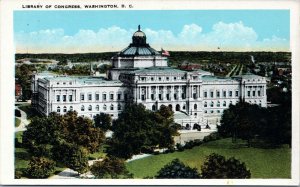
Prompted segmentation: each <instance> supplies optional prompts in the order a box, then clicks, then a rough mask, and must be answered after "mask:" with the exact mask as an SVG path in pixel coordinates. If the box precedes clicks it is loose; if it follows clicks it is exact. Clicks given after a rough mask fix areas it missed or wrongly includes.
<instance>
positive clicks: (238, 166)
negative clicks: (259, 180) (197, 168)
mask: <svg viewBox="0 0 300 187" xmlns="http://www.w3.org/2000/svg"><path fill="white" fill-rule="evenodd" d="M250 177H251V173H250V170H247V168H246V165H245V163H244V162H242V163H241V162H240V161H239V160H237V159H235V158H234V157H231V158H229V159H228V160H226V159H225V157H224V156H221V155H218V154H216V153H213V154H211V155H209V156H208V157H206V159H205V161H204V163H203V165H202V166H201V178H203V179H246V178H250Z"/></svg>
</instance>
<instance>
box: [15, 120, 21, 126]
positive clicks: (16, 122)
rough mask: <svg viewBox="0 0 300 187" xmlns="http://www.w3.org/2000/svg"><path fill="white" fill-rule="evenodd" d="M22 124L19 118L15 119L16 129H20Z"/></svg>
mask: <svg viewBox="0 0 300 187" xmlns="http://www.w3.org/2000/svg"><path fill="white" fill-rule="evenodd" d="M20 124H21V120H20V119H19V118H15V127H19V125H20Z"/></svg>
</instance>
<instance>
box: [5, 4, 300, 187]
mask: <svg viewBox="0 0 300 187" xmlns="http://www.w3.org/2000/svg"><path fill="white" fill-rule="evenodd" d="M32 2H33V3H32ZM32 2H28V3H21V4H18V6H17V8H16V9H13V10H12V15H11V16H12V23H11V25H12V33H11V34H12V37H11V38H12V40H13V41H12V42H13V44H12V45H13V49H12V54H11V55H12V56H11V58H12V59H13V60H14V61H13V62H10V63H13V67H12V65H11V67H12V79H14V81H13V82H14V93H15V96H14V98H13V100H14V101H13V102H12V103H11V104H13V106H12V107H13V109H12V110H14V116H13V117H10V118H12V119H11V121H13V122H14V127H12V128H13V133H12V134H13V135H12V136H11V141H12V143H13V147H12V148H11V149H12V152H13V166H11V167H12V168H13V169H12V170H13V174H12V177H13V179H12V180H13V181H16V183H18V181H19V182H21V181H25V183H26V181H27V182H28V183H26V184H29V183H30V181H31V180H32V179H43V180H42V181H47V182H45V184H51V183H52V181H60V182H61V183H62V184H67V183H68V182H67V181H74V179H76V181H82V182H83V183H84V182H86V181H88V182H91V183H92V184H97V182H96V181H99V179H102V180H101V181H102V183H101V184H105V181H110V182H112V183H109V184H115V183H114V181H118V182H119V183H117V184H122V181H126V180H115V179H130V181H133V183H134V182H136V184H139V181H142V183H141V184H159V183H155V182H157V181H160V180H158V179H169V180H168V182H166V183H163V184H174V183H173V182H174V180H173V179H193V180H190V181H194V182H191V184H200V183H201V181H202V180H204V181H209V182H211V181H212V184H226V183H225V182H226V181H227V184H242V183H240V182H237V183H235V179H244V180H245V181H250V182H251V181H252V180H254V179H259V180H262V181H264V180H266V181H265V182H267V181H268V180H271V179H281V180H283V181H285V180H286V181H289V182H291V181H292V179H293V180H294V179H295V174H293V173H294V172H296V173H297V172H298V174H299V168H297V167H296V168H295V166H293V164H294V163H299V152H297V151H299V150H297V149H299V145H296V146H297V147H296V148H297V149H296V148H295V147H294V146H295V140H294V139H292V135H293V138H298V139H299V132H295V129H296V130H298V131H299V128H298V127H297V128H295V125H297V126H298V125H299V124H295V122H294V121H293V120H292V113H293V112H294V111H293V110H292V95H293V93H294V90H295V87H294V85H293V87H292V83H293V81H294V74H293V72H292V70H294V68H295V67H294V65H295V62H294V61H293V57H294V56H297V54H296V52H295V50H294V48H293V47H292V46H293V45H291V42H292V41H293V38H292V35H291V33H293V31H291V28H293V27H292V26H291V25H295V24H293V23H292V22H291V19H290V18H291V14H292V12H291V9H288V8H268V9H266V8H264V7H262V8H251V7H250V8H248V9H245V8H243V9H236V8H235V9H232V8H225V7H224V8H223V9H220V8H218V9H212V8H203V7H202V6H201V5H200V4H201V3H199V4H197V5H198V6H197V7H190V8H182V7H180V6H178V4H177V5H174V4H172V6H171V3H169V4H170V7H173V6H175V7H179V8H177V9H176V8H166V6H167V5H169V4H167V3H165V4H164V5H165V6H164V8H163V9H162V8H160V7H162V6H160V5H157V3H159V2H160V1H153V2H152V3H154V4H155V3H156V4H155V7H156V8H151V7H150V8H149V7H147V6H146V5H143V6H142V5H141V4H139V3H137V2H135V1H134V2H127V3H124V4H122V3H119V2H118V1H116V3H108V4H107V3H99V2H98V3H97V4H96V3H95V4H93V3H89V4H84V3H77V2H76V1H74V2H73V3H68V4H66V2H64V4H62V3H57V4H56V3H55V2H54V3H51V6H50V5H49V4H47V3H42V4H41V3H34V1H32ZM61 2H62V1H61ZM227 2H228V1H227ZM212 5H214V4H212ZM47 6H48V8H47ZM141 7H142V8H141ZM188 7H189V6H188ZM201 7H202V8H201ZM208 7H209V6H208ZM144 8H146V9H144ZM1 37H3V36H1ZM1 45H2V44H1ZM2 71H4V70H3V67H2V68H1V73H2ZM1 82H3V81H1ZM293 84H294V83H293ZM293 99H294V95H293ZM293 101H296V100H293ZM2 102H3V100H2ZM4 102H5V101H4ZM7 106H8V105H7ZM2 108H3V106H2ZM293 108H294V109H295V107H294V105H293ZM296 108H298V106H297V107H296ZM2 110H3V109H2ZM1 115H2V117H1V118H3V114H1ZM293 115H294V113H293ZM296 115H297V114H296ZM7 117H9V116H7ZM297 122H299V121H297ZM292 127H293V128H292ZM292 129H293V130H292ZM295 133H296V134H297V135H294V134H295ZM1 141H2V140H1ZM296 141H299V140H296ZM295 149H296V151H294V152H293V150H295ZM295 154H297V155H295ZM293 157H296V158H297V159H296V160H295V159H294V158H293ZM87 179H88V180H87ZM109 179H114V180H109ZM207 179H209V180H207ZM215 179H223V180H224V182H223V183H218V182H217V181H218V180H215ZM297 180H298V182H299V178H298V179H296V181H297ZM76 181H75V182H76ZM172 181H173V182H172ZM182 181H184V180H182ZM199 181H200V182H199ZM228 181H230V182H229V183H228ZM254 181H255V180H254ZM66 182H67V183H66ZM152 182H154V183H152ZM214 182H216V183H214ZM25 183H23V184H25ZM83 183H80V184H83ZM56 184H57V183H56ZM59 184H60V183H59ZM70 184H73V183H72V182H71V183H70ZM107 184H108V183H107ZM124 184H125V183H124ZM178 184H182V182H179V183H178ZM178 184H177V185H178ZM267 184H268V183H267ZM273 184H274V183H273ZM290 184H291V183H290ZM293 184H295V183H293Z"/></svg>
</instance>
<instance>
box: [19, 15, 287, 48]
mask: <svg viewBox="0 0 300 187" xmlns="http://www.w3.org/2000/svg"><path fill="white" fill-rule="evenodd" d="M289 16H290V15H289V11H288V10H193V11H191V10H188V11H185V10H168V11H166V10H163V11H162V10H153V11H152V10H148V11H145V10H143V11H138V10H134V11H124V10H123V11H120V10H119V11H117V10H115V11H15V12H14V32H15V43H16V49H17V52H22V51H23V52H24V50H27V51H30V52H37V53H38V52H47V51H49V52H60V51H61V52H68V53H72V52H81V51H82V52H101V51H111V50H112V51H118V50H121V49H122V48H124V47H126V46H127V45H128V42H130V41H131V36H132V32H134V31H135V30H136V28H137V25H138V24H141V27H142V30H143V31H144V32H145V33H146V34H147V39H148V42H149V43H150V45H153V47H156V48H160V47H164V48H167V49H169V50H193V51H195V50H196V51H201V50H215V49H217V48H218V47H220V48H221V49H222V50H227V51H228V50H242V51H251V50H267V51H278V50H279V51H288V50H289V42H290V36H289V33H290V18H289Z"/></svg>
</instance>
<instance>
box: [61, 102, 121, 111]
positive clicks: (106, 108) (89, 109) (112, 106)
mask: <svg viewBox="0 0 300 187" xmlns="http://www.w3.org/2000/svg"><path fill="white" fill-rule="evenodd" d="M114 108H115V107H114V105H113V104H111V105H110V106H109V107H108V106H107V105H105V104H104V105H103V110H104V111H106V110H108V109H110V110H114ZM117 109H118V110H122V106H121V105H120V104H118V105H117ZM69 110H70V111H73V107H72V106H70V108H69ZM80 110H81V111H85V110H86V108H85V106H84V105H81V108H80ZM56 111H57V112H58V113H60V111H61V107H60V106H58V107H57V108H56ZM62 111H63V112H67V111H68V110H67V107H66V106H64V107H63V108H62ZM87 111H93V107H92V105H89V106H88V107H87ZM95 111H100V106H99V105H96V106H95Z"/></svg>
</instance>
